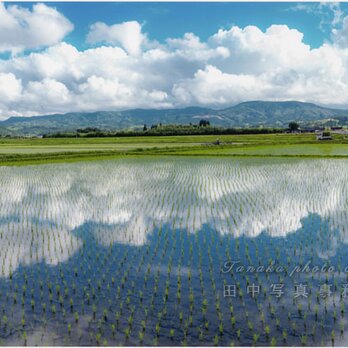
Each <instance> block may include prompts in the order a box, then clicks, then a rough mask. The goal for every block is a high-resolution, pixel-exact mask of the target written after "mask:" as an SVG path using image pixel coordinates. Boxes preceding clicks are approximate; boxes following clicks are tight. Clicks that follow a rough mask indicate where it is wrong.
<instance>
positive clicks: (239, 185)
mask: <svg viewBox="0 0 348 348" xmlns="http://www.w3.org/2000/svg"><path fill="white" fill-rule="evenodd" d="M347 169H348V162H346V161H344V160H341V159H340V160H302V161H294V160H291V161H290V160H288V161H283V160H276V159H272V160H268V161H267V162H265V161H264V160H262V161H261V160H255V159H253V160H247V159H245V160H233V161H232V160H230V159H228V160H225V159H214V160H212V159H209V161H207V160H205V159H171V160H169V159H168V160H164V159H162V160H161V161H157V160H136V161H132V160H117V161H105V162H99V163H98V162H95V163H76V164H56V165H45V166H28V167H18V168H16V167H2V168H0V247H1V250H2V251H3V250H5V252H1V254H0V262H1V264H2V270H0V271H1V274H2V275H3V276H6V275H8V274H9V272H10V269H12V271H14V270H15V269H16V268H17V267H18V265H19V264H20V263H26V264H28V263H31V262H37V261H41V260H44V261H45V262H47V263H49V264H56V263H58V262H60V261H65V260H67V259H68V258H69V256H70V255H72V254H73V253H74V252H75V251H76V250H78V249H79V248H80V246H81V244H82V242H81V240H80V237H75V235H74V234H73V231H74V230H76V229H77V228H79V227H81V226H83V225H84V224H85V223H91V226H93V227H92V232H93V233H94V234H95V236H96V238H97V240H98V241H99V242H100V243H101V244H103V245H105V246H108V245H110V244H112V243H125V244H130V245H143V244H144V243H145V242H146V239H147V234H148V233H150V232H151V231H152V230H153V228H154V226H161V225H163V224H166V223H169V224H170V225H171V226H172V227H174V228H184V229H187V230H188V231H190V232H193V231H195V230H198V229H200V228H201V227H202V226H203V224H207V225H209V226H210V227H211V228H216V229H217V230H218V231H219V232H220V233H232V234H233V235H235V236H237V235H242V234H245V235H248V236H257V235H258V234H260V233H261V232H262V231H266V232H267V233H269V234H270V235H271V236H285V235H286V234H287V233H289V232H291V231H295V230H297V229H298V228H299V227H301V219H303V218H305V217H307V216H308V215H309V214H310V213H316V214H318V215H320V216H321V217H322V218H323V219H324V218H325V219H327V220H328V224H329V228H337V229H338V230H339V231H340V232H341V234H343V235H345V232H346V230H345V228H346V227H345V226H347V222H348V215H347V205H348V186H347V177H348V171H347ZM79 236H80V234H79Z"/></svg>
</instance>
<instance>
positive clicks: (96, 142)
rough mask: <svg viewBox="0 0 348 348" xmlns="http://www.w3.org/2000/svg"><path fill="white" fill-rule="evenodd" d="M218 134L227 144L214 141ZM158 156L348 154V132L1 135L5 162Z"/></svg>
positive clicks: (0, 147) (0, 154)
mask: <svg viewBox="0 0 348 348" xmlns="http://www.w3.org/2000/svg"><path fill="white" fill-rule="evenodd" d="M217 138H219V140H220V142H221V143H222V144H221V145H214V144H213V143H214V142H215V141H216V140H217ZM157 155H178V156H284V157H286V156H291V157H347V158H348V137H347V136H344V135H334V139H333V140H332V141H327V142H324V141H323V142H319V141H317V140H316V137H315V135H314V134H256V135H222V136H216V135H203V136H201V135H198V136H164V137H163V136H162V137H156V136H154V137H149V136H147V137H129V138H127V137H121V138H47V139H5V138H2V139H0V165H21V164H30V163H33V164H34V163H48V162H67V161H77V160H94V159H102V158H112V157H120V156H121V157H123V156H157Z"/></svg>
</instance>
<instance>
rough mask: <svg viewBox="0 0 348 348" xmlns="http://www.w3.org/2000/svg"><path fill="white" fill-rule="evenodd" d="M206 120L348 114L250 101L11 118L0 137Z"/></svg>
mask: <svg viewBox="0 0 348 348" xmlns="http://www.w3.org/2000/svg"><path fill="white" fill-rule="evenodd" d="M201 119H208V120H209V121H210V123H211V125H214V126H221V127H258V126H266V127H286V126H287V125H288V124H289V122H291V121H297V122H300V123H301V124H307V125H308V124H313V123H318V122H319V123H320V122H321V123H325V122H334V123H337V124H341V125H342V124H347V122H348V110H341V109H332V108H326V107H322V106H318V105H315V104H311V103H302V102H298V101H286V102H265V101H249V102H244V103H240V104H238V105H235V106H232V107H229V108H226V109H220V110H214V109H210V108H201V107H187V108H183V109H132V110H125V111H98V112H92V113H86V112H71V113H67V114H56V115H45V116H33V117H10V118H9V119H7V120H5V121H1V122H0V134H1V135H7V134H9V135H40V134H41V135H42V134H48V133H56V132H66V131H75V130H76V129H78V128H86V127H96V128H99V129H102V130H120V129H126V128H139V127H143V125H144V124H146V125H147V126H151V125H152V124H158V123H162V124H189V123H193V124H195V123H199V121H200V120H201Z"/></svg>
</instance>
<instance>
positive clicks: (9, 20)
mask: <svg viewBox="0 0 348 348" xmlns="http://www.w3.org/2000/svg"><path fill="white" fill-rule="evenodd" d="M73 28H74V26H73V24H72V23H71V22H70V21H69V20H68V19H67V18H65V17H64V15H63V14H61V13H60V12H58V11H57V10H56V9H55V8H53V7H50V6H46V5H45V4H35V5H33V8H32V10H31V11H30V10H28V9H25V8H23V7H19V6H16V5H10V6H8V7H6V6H5V5H4V4H3V3H1V2H0V52H11V53H12V54H15V53H19V52H21V51H23V50H25V49H35V48H40V47H44V46H50V45H54V44H56V43H58V42H60V41H61V40H62V39H63V38H64V37H65V36H66V35H67V34H68V33H69V32H71V31H72V30H73Z"/></svg>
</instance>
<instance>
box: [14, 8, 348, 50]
mask: <svg viewBox="0 0 348 348" xmlns="http://www.w3.org/2000/svg"><path fill="white" fill-rule="evenodd" d="M14 4H18V5H19V6H22V7H28V8H30V7H32V5H33V3H31V2H28V3H14ZM47 4H49V5H50V6H54V7H56V8H57V9H58V10H59V11H60V12H62V13H63V14H64V15H65V16H66V17H67V18H68V19H69V20H70V21H71V22H72V23H74V25H75V29H74V31H73V32H72V33H71V34H69V35H68V36H67V38H66V41H68V42H70V43H72V44H74V45H75V46H76V47H79V48H81V49H82V48H86V47H87V45H86V44H85V37H86V35H87V33H88V30H89V26H90V25H91V24H93V23H95V22H96V21H102V22H105V23H106V24H109V25H111V24H114V23H120V22H125V21H131V20H136V21H138V22H139V23H143V28H144V30H145V31H146V32H147V33H148V34H149V37H150V38H151V39H154V40H159V41H160V42H163V41H164V40H165V39H166V38H168V37H180V36H182V35H183V34H184V33H186V32H193V33H195V34H197V35H198V36H199V37H200V38H201V39H203V40H204V39H207V38H208V37H209V36H210V35H212V34H214V33H215V32H216V31H217V30H218V29H219V28H229V27H230V26H231V25H238V26H240V27H245V26H247V25H256V26H258V27H259V28H260V29H262V30H265V29H266V28H268V27H269V26H270V25H272V24H286V25H288V26H289V27H291V28H296V29H298V30H300V31H301V32H302V33H304V42H305V43H307V44H309V45H311V47H319V46H320V45H321V44H322V43H323V41H324V40H328V39H329V38H330V25H329V24H330V23H324V25H321V22H322V21H324V20H326V21H328V22H329V21H330V18H331V17H332V16H333V14H332V11H330V10H329V9H326V10H325V9H324V10H323V11H322V13H315V11H314V10H313V11H311V10H310V9H311V8H313V9H314V8H315V7H316V6H318V3H303V2H302V3H301V2H299V3H294V2H265V3H260V2H254V3H253V2H216V3H212V2H210V3H209V2H205V3H197V2H179V3H169V2H150V3H147V2H138V3H137V2H130V3H127V2H118V3H117V2H116V3H113V2H107V3H105V2H99V3H98V2H86V3H83V2H71V3H69V2H50V3H47ZM301 5H304V6H307V7H308V9H307V10H304V9H303V10H296V8H297V7H299V6H301ZM340 8H341V10H342V11H343V12H347V14H348V4H346V3H341V4H340Z"/></svg>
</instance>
